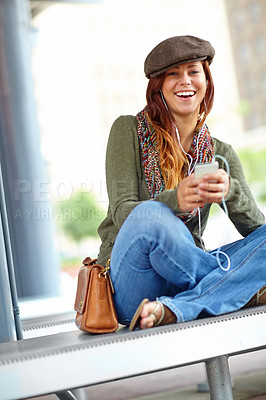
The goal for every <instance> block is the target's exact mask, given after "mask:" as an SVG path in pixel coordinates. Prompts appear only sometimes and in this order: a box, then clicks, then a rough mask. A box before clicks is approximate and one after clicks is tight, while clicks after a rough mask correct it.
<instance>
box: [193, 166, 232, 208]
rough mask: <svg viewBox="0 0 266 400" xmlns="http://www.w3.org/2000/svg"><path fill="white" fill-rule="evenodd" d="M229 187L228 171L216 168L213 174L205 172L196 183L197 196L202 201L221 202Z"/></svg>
mask: <svg viewBox="0 0 266 400" xmlns="http://www.w3.org/2000/svg"><path fill="white" fill-rule="evenodd" d="M229 188H230V180H229V176H228V173H227V172H226V171H224V170H223V169H218V171H217V172H216V173H215V174H206V175H204V177H203V178H202V179H201V182H200V183H199V185H198V196H199V198H200V201H202V202H204V203H221V201H222V200H223V198H224V199H225V198H226V196H227V194H228V192H229Z"/></svg>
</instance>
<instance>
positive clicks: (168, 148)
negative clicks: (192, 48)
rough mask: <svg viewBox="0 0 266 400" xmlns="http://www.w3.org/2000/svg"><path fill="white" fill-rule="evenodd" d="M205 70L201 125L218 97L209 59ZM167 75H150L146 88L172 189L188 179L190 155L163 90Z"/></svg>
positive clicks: (205, 63)
mask: <svg viewBox="0 0 266 400" xmlns="http://www.w3.org/2000/svg"><path fill="white" fill-rule="evenodd" d="M203 69H204V72H205V76H206V81H207V89H206V93H205V98H204V100H202V102H201V104H200V110H199V116H200V122H199V124H198V126H197V128H200V127H201V126H202V125H203V124H204V122H205V119H206V117H207V115H208V114H209V112H210V111H211V109H212V105H213V98H214V85H213V80H212V76H211V72H210V68H209V63H208V61H203ZM164 78H165V73H163V74H161V75H159V76H156V77H153V78H150V79H149V83H148V86H147V91H146V100H147V105H148V112H149V116H150V119H151V122H152V124H153V125H154V128H155V131H156V137H157V145H158V149H159V154H160V163H161V169H162V174H163V178H164V180H165V184H166V188H167V189H172V188H174V187H175V186H176V185H177V183H178V182H179V181H180V180H181V179H183V178H184V166H185V165H188V161H187V158H186V156H185V154H184V153H183V151H182V150H181V148H180V145H179V143H178V140H177V137H176V128H175V125H174V123H173V117H172V115H171V113H170V111H169V110H168V109H167V108H166V107H165V105H164V103H163V100H162V97H161V94H160V90H161V87H162V84H163V81H164Z"/></svg>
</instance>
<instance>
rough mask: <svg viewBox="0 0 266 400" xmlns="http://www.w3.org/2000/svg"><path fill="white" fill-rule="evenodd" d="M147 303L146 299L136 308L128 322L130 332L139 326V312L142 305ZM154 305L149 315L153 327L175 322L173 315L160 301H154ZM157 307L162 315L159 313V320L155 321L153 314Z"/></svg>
mask: <svg viewBox="0 0 266 400" xmlns="http://www.w3.org/2000/svg"><path fill="white" fill-rule="evenodd" d="M148 302H149V300H148V299H144V300H142V302H141V303H140V305H139V306H138V308H137V310H136V312H135V314H134V316H133V318H132V320H131V322H130V325H129V330H130V331H133V330H134V329H135V328H137V327H138V326H139V322H140V314H141V311H142V309H143V307H144V305H145V304H147V303H148ZM154 303H156V306H155V309H154V310H153V311H152V312H151V313H150V315H151V316H152V318H153V326H161V325H167V324H173V323H175V322H176V321H177V318H176V316H175V314H174V313H173V312H172V311H171V310H170V309H169V308H168V307H166V306H165V305H164V304H163V303H162V302H161V301H160V300H156V301H154ZM159 307H161V312H162V313H161V316H160V318H159V320H158V321H157V318H156V316H155V313H156V311H158V309H159Z"/></svg>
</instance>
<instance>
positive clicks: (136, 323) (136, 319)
mask: <svg viewBox="0 0 266 400" xmlns="http://www.w3.org/2000/svg"><path fill="white" fill-rule="evenodd" d="M149 301H150V300H149V299H143V300H142V302H141V303H140V305H139V306H138V308H137V310H136V312H135V314H134V315H133V318H132V320H131V322H130V325H129V330H130V331H133V330H134V329H135V328H137V327H138V326H139V323H140V314H141V311H142V309H143V306H144V305H145V304H147V303H148V302H149Z"/></svg>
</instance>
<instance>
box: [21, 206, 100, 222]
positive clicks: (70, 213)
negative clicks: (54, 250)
mask: <svg viewBox="0 0 266 400" xmlns="http://www.w3.org/2000/svg"><path fill="white" fill-rule="evenodd" d="M105 216H106V211H105V210H100V209H99V210H96V211H95V210H90V209H85V208H84V209H73V208H72V209H65V210H60V211H58V210H54V209H52V208H50V207H49V208H48V207H47V208H38V207H32V208H24V209H20V208H17V209H16V210H15V212H14V219H15V220H22V219H28V220H30V219H31V220H42V221H43V220H55V221H63V220H70V219H71V220H84V221H86V220H92V219H93V220H97V221H102V220H103V219H104V218H105Z"/></svg>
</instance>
